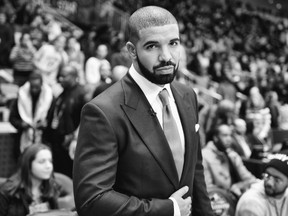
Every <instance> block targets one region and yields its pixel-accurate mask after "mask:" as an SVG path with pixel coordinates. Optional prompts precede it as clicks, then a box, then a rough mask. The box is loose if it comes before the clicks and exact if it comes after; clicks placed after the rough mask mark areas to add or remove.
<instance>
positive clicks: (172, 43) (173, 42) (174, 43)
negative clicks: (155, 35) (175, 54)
mask: <svg viewBox="0 0 288 216" xmlns="http://www.w3.org/2000/svg"><path fill="white" fill-rule="evenodd" d="M178 44H179V42H178V41H172V42H171V43H170V45H172V46H177V45H178Z"/></svg>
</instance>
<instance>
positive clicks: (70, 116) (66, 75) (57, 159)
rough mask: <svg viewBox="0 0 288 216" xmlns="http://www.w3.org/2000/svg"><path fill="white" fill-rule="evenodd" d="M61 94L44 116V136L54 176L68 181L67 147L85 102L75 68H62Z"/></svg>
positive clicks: (77, 124)
mask: <svg viewBox="0 0 288 216" xmlns="http://www.w3.org/2000/svg"><path fill="white" fill-rule="evenodd" d="M58 79H59V82H60V84H61V85H62V87H63V92H62V93H61V94H60V95H59V96H58V97H57V98H56V100H55V101H54V103H53V104H52V106H51V109H50V110H49V113H48V118H47V119H48V126H47V129H46V131H45V134H44V138H45V143H48V144H49V145H50V146H51V149H52V152H53V164H54V169H55V171H56V172H60V173H63V174H65V175H67V176H69V177H72V166H73V162H72V159H71V158H70V156H69V147H70V143H71V141H72V140H73V139H76V137H75V134H76V131H77V128H78V126H79V122H80V112H81V109H82V106H83V105H84V103H85V102H86V92H85V91H84V87H83V86H81V85H79V83H78V82H77V79H78V72H77V70H76V68H75V67H73V66H70V65H65V66H64V67H63V68H62V69H61V71H60V74H59V78H58Z"/></svg>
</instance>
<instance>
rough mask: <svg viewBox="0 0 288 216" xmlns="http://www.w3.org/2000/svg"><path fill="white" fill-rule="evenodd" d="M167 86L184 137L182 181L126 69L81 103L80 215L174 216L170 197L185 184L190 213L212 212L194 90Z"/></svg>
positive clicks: (77, 182)
mask: <svg viewBox="0 0 288 216" xmlns="http://www.w3.org/2000/svg"><path fill="white" fill-rule="evenodd" d="M171 90H172V92H173V95H174V98H175V101H176V104H177V108H178V110H179V114H180V118H181V122H182V126H183V130H184V136H185V161H184V168H183V173H182V177H181V179H180V181H179V178H178V175H177V171H176V167H175V164H174V160H173V156H172V153H171V150H170V148H169V145H168V142H167V140H166V137H165V135H164V132H163V130H162V128H161V126H160V124H159V121H158V118H157V117H156V115H155V114H153V112H151V107H150V104H149V102H148V101H147V99H146V97H145V95H144V93H143V92H142V91H141V89H140V88H139V86H138V85H137V84H136V82H135V81H134V80H133V79H132V78H131V76H130V75H129V74H127V75H126V76H125V77H124V78H123V79H122V80H121V81H120V82H117V83H116V84H114V85H113V86H112V87H110V88H109V89H107V90H106V91H104V92H103V93H102V94H100V95H99V96H98V97H96V98H94V99H93V100H92V101H90V102H89V103H87V104H86V105H85V106H84V107H83V109H82V116H81V122H80V130H79V136H78V143H77V148H76V153H75V159H74V178H73V181H74V193H75V201H76V208H77V211H78V214H79V215H80V216H84V215H85V216H90V215H91V216H92V215H93V216H94V215H101V216H106V215H107V216H108V215H121V216H124V215H125V216H126V215H127V216H128V215H131V216H132V215H133V216H135V215H137V216H141V215H151V216H153V215H155V216H162V215H163V216H169V215H171V216H172V215H173V213H174V210H173V203H172V201H171V200H169V197H170V195H172V194H173V193H174V192H175V191H176V190H178V189H180V188H181V187H183V186H185V185H187V186H189V191H188V193H187V194H186V195H185V197H187V196H191V198H192V200H193V203H192V207H191V208H192V209H191V212H192V215H193V216H197V215H199V216H200V215H201V216H206V215H212V214H213V213H212V210H211V205H210V200H209V198H208V195H207V191H206V185H205V181H204V174H203V166H202V155H201V147H200V143H199V135H198V133H197V132H196V131H195V124H196V123H197V121H198V113H197V100H196V95H195V93H194V92H193V91H192V90H191V88H189V87H185V86H184V85H182V84H179V83H176V82H173V83H172V84H171Z"/></svg>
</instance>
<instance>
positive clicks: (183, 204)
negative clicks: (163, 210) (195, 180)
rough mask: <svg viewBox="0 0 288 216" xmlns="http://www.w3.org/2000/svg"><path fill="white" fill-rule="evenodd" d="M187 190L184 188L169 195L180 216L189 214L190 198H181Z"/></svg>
mask: <svg viewBox="0 0 288 216" xmlns="http://www.w3.org/2000/svg"><path fill="white" fill-rule="evenodd" d="M188 190H189V188H188V187H187V186H184V187H182V188H180V189H179V190H177V191H176V192H175V193H173V194H172V195H171V197H173V198H174V199H175V200H176V202H177V204H178V206H179V209H180V213H181V216H189V215H190V214H191V202H192V201H191V197H190V196H189V197H187V198H185V199H183V196H184V195H185V194H186V193H187V192H188Z"/></svg>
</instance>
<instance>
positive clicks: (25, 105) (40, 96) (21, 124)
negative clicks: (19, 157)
mask: <svg viewBox="0 0 288 216" xmlns="http://www.w3.org/2000/svg"><path fill="white" fill-rule="evenodd" d="M52 101H53V93H52V89H51V88H50V87H49V86H48V85H47V84H45V83H43V80H42V76H41V74H40V73H38V72H33V73H32V74H31V75H30V76H29V80H28V81H27V82H26V83H25V84H24V85H23V86H21V87H20V88H19V91H18V98H17V99H16V101H15V102H13V103H12V105H11V111H10V118H9V121H10V122H11V124H12V125H13V126H14V127H15V128H16V129H17V130H18V135H19V144H20V148H19V150H20V152H23V151H24V149H25V148H27V147H28V146H30V145H32V144H34V143H39V142H42V132H43V130H44V128H45V127H46V125H47V121H46V117H47V113H48V110H49V108H50V106H51V104H52Z"/></svg>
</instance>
